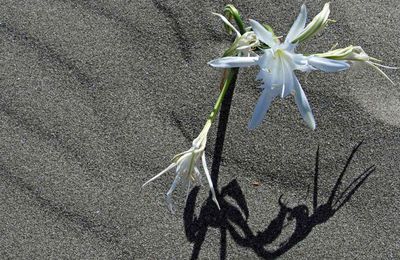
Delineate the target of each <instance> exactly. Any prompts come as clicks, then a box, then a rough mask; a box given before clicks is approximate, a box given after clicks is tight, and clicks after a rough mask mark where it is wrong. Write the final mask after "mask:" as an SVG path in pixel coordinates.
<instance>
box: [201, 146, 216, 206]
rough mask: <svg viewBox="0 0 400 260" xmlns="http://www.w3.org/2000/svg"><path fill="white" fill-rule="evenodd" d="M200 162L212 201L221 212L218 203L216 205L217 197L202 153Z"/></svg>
mask: <svg viewBox="0 0 400 260" xmlns="http://www.w3.org/2000/svg"><path fill="white" fill-rule="evenodd" d="M201 160H202V162H203V169H204V173H205V174H206V177H207V181H208V185H209V186H210V191H211V195H212V200H213V201H214V202H215V204H217V207H218V209H219V210H221V208H220V206H219V203H218V200H217V196H216V195H215V190H214V185H213V182H212V180H211V175H210V172H209V171H208V168H207V163H206V156H205V154H204V153H203V155H202V156H201Z"/></svg>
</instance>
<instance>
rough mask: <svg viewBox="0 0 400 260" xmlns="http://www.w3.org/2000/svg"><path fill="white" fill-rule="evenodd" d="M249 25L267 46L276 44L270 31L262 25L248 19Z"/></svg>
mask: <svg viewBox="0 0 400 260" xmlns="http://www.w3.org/2000/svg"><path fill="white" fill-rule="evenodd" d="M250 25H251V28H252V29H253V31H254V33H255V34H256V35H257V38H258V39H259V40H260V41H262V42H264V43H265V44H267V45H268V46H269V47H272V46H274V45H275V44H276V42H275V41H274V36H273V35H272V33H271V32H269V31H268V30H267V29H265V27H264V26H262V25H261V24H260V23H259V22H257V21H255V20H252V19H250Z"/></svg>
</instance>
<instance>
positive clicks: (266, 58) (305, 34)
mask: <svg viewBox="0 0 400 260" xmlns="http://www.w3.org/2000/svg"><path fill="white" fill-rule="evenodd" d="M327 15H329V5H328V4H326V5H325V6H324V9H323V11H322V12H321V13H320V14H318V15H317V16H316V18H314V19H313V21H312V22H311V23H310V25H308V26H307V27H305V23H306V20H307V10H306V7H305V5H303V6H302V7H301V11H300V14H299V16H298V17H297V19H296V21H295V22H294V24H293V25H292V27H291V29H290V30H289V33H288V35H287V37H286V39H285V41H284V42H280V41H279V39H278V38H277V37H275V36H274V35H273V33H272V32H270V31H269V30H267V29H266V28H265V27H264V26H263V25H261V24H260V23H258V22H257V21H254V20H250V24H251V27H252V29H253V31H254V33H255V34H256V35H257V38H258V39H259V40H260V41H262V42H264V43H265V44H266V45H268V46H269V47H270V48H269V49H264V50H263V54H262V55H261V56H255V57H237V56H230V57H223V58H220V59H216V60H212V61H210V62H209V64H210V65H211V66H213V67H219V68H232V67H248V66H252V65H258V66H259V67H260V68H261V70H260V72H259V74H258V76H257V79H259V80H261V81H262V86H261V88H262V89H263V92H262V94H261V96H260V98H259V99H258V102H257V104H256V107H255V109H254V113H253V116H252V118H251V120H250V122H249V125H248V126H249V128H250V129H254V128H255V127H257V126H258V125H259V124H260V123H261V122H262V120H263V118H264V116H265V114H266V112H267V111H268V108H269V106H270V104H271V102H272V100H273V99H274V98H275V97H276V96H279V95H280V96H281V97H282V98H283V97H286V96H287V95H289V94H290V93H292V94H294V96H295V101H296V104H297V106H298V108H299V111H300V114H301V115H302V117H303V119H304V120H305V122H306V123H307V125H308V126H309V127H310V128H312V129H315V126H316V124H315V120H314V116H313V114H312V111H311V108H310V105H309V103H308V100H307V97H306V96H305V94H304V91H303V89H302V88H301V85H300V83H299V81H298V79H297V77H296V75H295V74H294V70H300V71H311V70H321V71H325V72H336V71H341V70H345V69H347V68H349V67H350V65H349V64H348V63H347V62H345V61H338V60H333V59H328V58H323V57H318V56H304V55H303V54H296V53H295V52H294V51H295V48H296V46H297V43H293V42H300V41H303V40H305V39H307V38H309V37H310V36H311V35H313V34H315V33H316V32H317V31H318V30H320V29H321V28H323V27H324V26H325V24H326V21H327ZM300 36H301V37H300ZM299 37H300V38H299Z"/></svg>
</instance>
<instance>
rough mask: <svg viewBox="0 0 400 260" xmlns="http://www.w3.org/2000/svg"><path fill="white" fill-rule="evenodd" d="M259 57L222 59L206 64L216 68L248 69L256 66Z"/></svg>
mask: <svg viewBox="0 0 400 260" xmlns="http://www.w3.org/2000/svg"><path fill="white" fill-rule="evenodd" d="M258 59H259V57H258V56H257V57H234V56H232V57H223V58H220V59H215V60H212V61H210V62H208V64H209V65H211V66H213V67H216V68H240V67H249V66H253V65H256V64H257V61H258Z"/></svg>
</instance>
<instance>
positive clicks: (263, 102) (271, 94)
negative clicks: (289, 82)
mask: <svg viewBox="0 0 400 260" xmlns="http://www.w3.org/2000/svg"><path fill="white" fill-rule="evenodd" d="M269 84H270V83H269ZM279 90H280V88H274V89H271V88H270V87H265V88H264V90H263V92H262V93H261V96H260V97H259V98H258V101H257V104H256V106H255V108H254V112H253V115H252V117H251V119H250V122H249V124H248V128H249V129H255V128H256V127H257V126H258V125H260V124H261V122H262V120H263V119H264V117H265V114H266V113H267V111H268V109H269V106H270V105H271V102H272V100H273V99H274V98H275V97H276V96H278V95H279V94H280V91H279Z"/></svg>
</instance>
